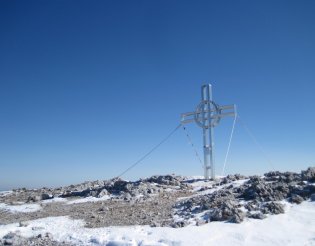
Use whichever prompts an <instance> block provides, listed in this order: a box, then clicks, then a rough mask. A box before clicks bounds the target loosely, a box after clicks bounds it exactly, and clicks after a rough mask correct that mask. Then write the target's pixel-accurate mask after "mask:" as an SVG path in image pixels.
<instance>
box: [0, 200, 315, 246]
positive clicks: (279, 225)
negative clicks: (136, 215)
mask: <svg viewBox="0 0 315 246" xmlns="http://www.w3.org/2000/svg"><path fill="white" fill-rule="evenodd" d="M84 224H85V223H84V222H83V221H82V220H72V219H70V218H69V217H48V218H44V219H38V220H33V221H29V222H28V225H27V226H26V227H19V225H18V223H15V224H9V225H0V238H2V237H3V236H4V235H6V234H7V233H9V232H14V233H19V234H20V235H21V236H24V237H31V236H37V235H38V234H44V233H46V232H49V233H51V234H52V236H53V239H54V240H57V241H60V242H62V241H65V242H69V243H73V244H75V245H91V246H92V245H93V246H96V245H113V246H119V245H120V246H127V245H128V246H136V245H138V246H139V245H141V246H149V245H151V246H152V245H155V246H166V245H167V246H169V245H182V246H185V245H189V246H191V245H205V246H209V245H216V246H220V245H221V246H223V245H224V246H226V245H235V246H241V245H253V246H260V245H273V246H277V245H279V246H280V245H281V246H282V245H290V246H300V245H307V246H311V245H313V246H314V245H315V231H314V228H315V203H314V202H303V203H301V204H300V205H295V204H293V205H291V206H290V209H288V211H287V213H285V214H280V215H275V216H268V218H266V219H264V220H254V219H246V220H245V221H244V222H243V223H241V224H232V223H223V222H211V223H209V224H205V225H203V226H193V225H191V226H187V227H183V228H168V227H155V228H153V227H149V226H125V227H105V228H85V227H84Z"/></svg>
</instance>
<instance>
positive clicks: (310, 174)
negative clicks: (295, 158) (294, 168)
mask: <svg viewBox="0 0 315 246" xmlns="http://www.w3.org/2000/svg"><path fill="white" fill-rule="evenodd" d="M301 175H302V180H304V181H308V182H315V167H309V168H308V169H307V170H305V171H302V172H301Z"/></svg>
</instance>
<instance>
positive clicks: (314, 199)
mask: <svg viewBox="0 0 315 246" xmlns="http://www.w3.org/2000/svg"><path fill="white" fill-rule="evenodd" d="M310 198H311V201H312V202H315V193H314V194H312V195H311V197H310Z"/></svg>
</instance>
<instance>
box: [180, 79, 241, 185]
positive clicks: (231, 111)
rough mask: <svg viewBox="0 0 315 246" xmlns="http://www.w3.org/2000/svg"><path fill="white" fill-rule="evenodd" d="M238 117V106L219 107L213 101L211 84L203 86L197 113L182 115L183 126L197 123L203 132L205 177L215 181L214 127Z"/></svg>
mask: <svg viewBox="0 0 315 246" xmlns="http://www.w3.org/2000/svg"><path fill="white" fill-rule="evenodd" d="M227 116H234V117H235V116H236V105H235V104H231V105H225V106H219V105H218V104H216V103H215V102H214V101H213V100H212V88H211V85H210V84H207V85H203V86H201V102H200V103H199V104H198V106H197V108H196V111H195V112H188V113H183V114H181V124H187V123H191V122H196V123H197V125H198V126H200V127H201V128H202V130H203V153H204V177H205V179H209V170H211V179H213V180H214V179H215V165H214V150H213V147H214V142H213V139H214V127H215V126H217V125H218V124H219V122H220V120H221V118H224V117H227Z"/></svg>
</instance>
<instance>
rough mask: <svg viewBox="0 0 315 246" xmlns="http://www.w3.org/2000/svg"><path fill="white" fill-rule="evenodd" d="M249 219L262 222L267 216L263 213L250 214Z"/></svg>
mask: <svg viewBox="0 0 315 246" xmlns="http://www.w3.org/2000/svg"><path fill="white" fill-rule="evenodd" d="M247 217H248V218H252V219H259V220H262V219H265V218H266V215H264V214H263V213H262V212H257V213H249V214H248V215H247Z"/></svg>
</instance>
